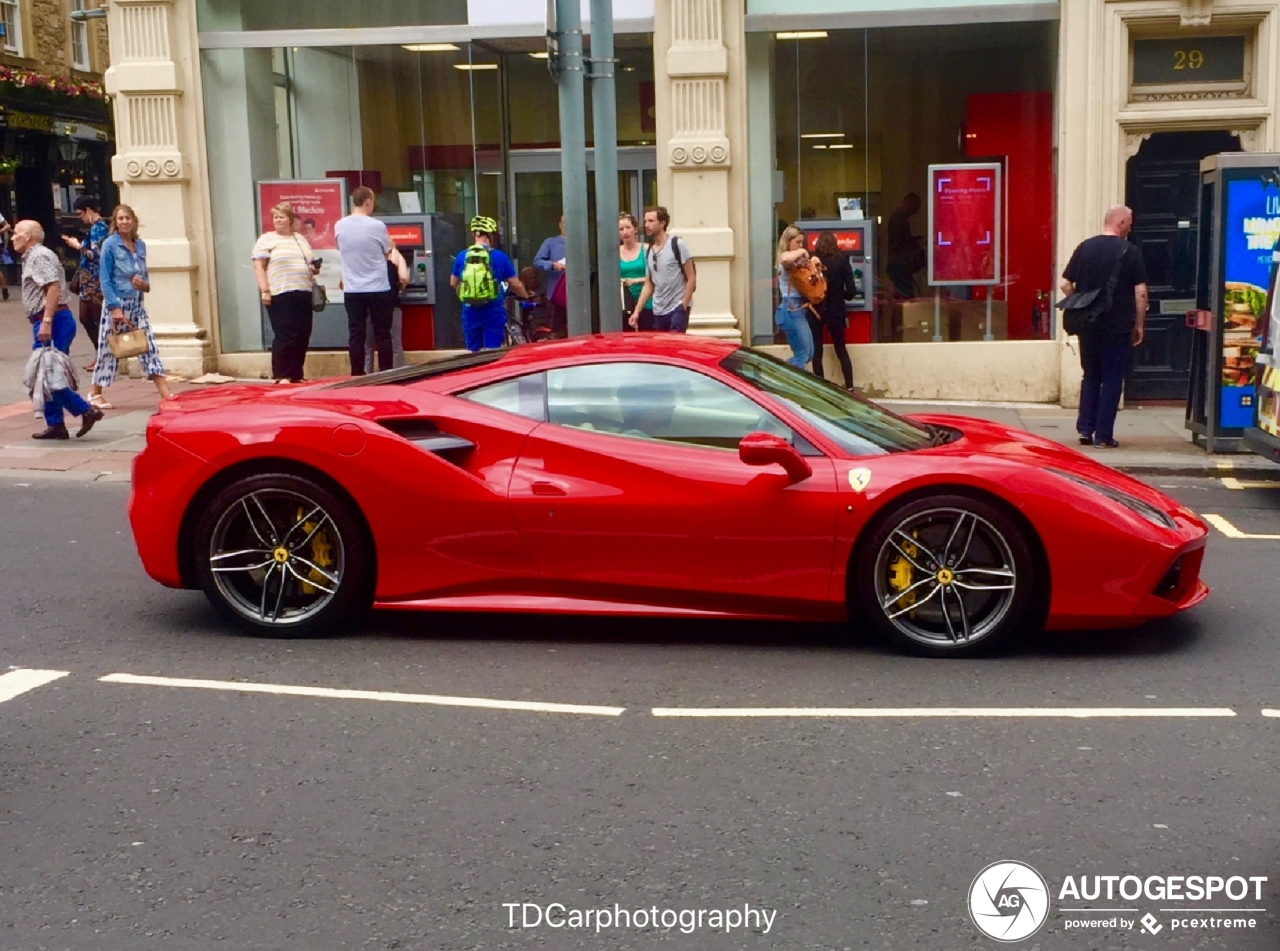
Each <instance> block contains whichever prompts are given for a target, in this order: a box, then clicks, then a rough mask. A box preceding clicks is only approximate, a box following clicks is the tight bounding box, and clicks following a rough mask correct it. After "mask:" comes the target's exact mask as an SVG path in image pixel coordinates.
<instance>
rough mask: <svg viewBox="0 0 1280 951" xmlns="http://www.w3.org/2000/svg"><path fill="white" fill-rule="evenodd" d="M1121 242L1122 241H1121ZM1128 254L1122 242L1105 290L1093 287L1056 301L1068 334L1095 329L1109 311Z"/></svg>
mask: <svg viewBox="0 0 1280 951" xmlns="http://www.w3.org/2000/svg"><path fill="white" fill-rule="evenodd" d="M1121 240H1123V239H1121ZM1128 253H1129V242H1128V241H1125V242H1124V247H1123V248H1121V249H1120V256H1119V257H1118V258H1116V266H1115V267H1113V268H1112V269H1111V277H1110V279H1109V280H1108V281H1107V286H1106V288H1105V291H1106V293H1105V295H1104V294H1103V291H1104V288H1101V287H1095V288H1094V289H1093V290H1091V291H1076V292H1075V293H1074V294H1068V295H1067V296H1066V297H1064V298H1063V299H1062V300H1060V301H1058V309H1059V310H1060V311H1062V326H1063V329H1065V330H1066V332H1067V333H1069V334H1074V335H1076V336H1079V335H1080V334H1082V333H1089V332H1090V331H1091V330H1094V329H1096V328H1097V326H1098V324H1099V323H1100V322H1101V321H1102V318H1103V317H1105V316H1106V315H1107V314H1108V313H1109V312H1110V310H1111V304H1112V302H1113V301H1114V299H1115V294H1116V283H1117V282H1118V281H1119V280H1120V268H1121V267H1122V266H1123V265H1124V258H1125V255H1126V254H1128Z"/></svg>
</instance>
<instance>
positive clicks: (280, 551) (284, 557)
mask: <svg viewBox="0 0 1280 951" xmlns="http://www.w3.org/2000/svg"><path fill="white" fill-rule="evenodd" d="M271 557H272V558H274V559H275V560H276V564H278V565H283V564H284V563H285V562H286V561H288V560H289V549H287V548H284V547H283V546H282V547H280V548H277V549H276V550H275V551H273V552H272V553H271Z"/></svg>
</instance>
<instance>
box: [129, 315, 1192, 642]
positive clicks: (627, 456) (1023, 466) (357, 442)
mask: <svg viewBox="0 0 1280 951" xmlns="http://www.w3.org/2000/svg"><path fill="white" fill-rule="evenodd" d="M734 349H735V347H734V346H733V345H730V344H723V343H719V342H713V341H705V340H699V339H698V338H693V337H684V336H675V335H671V336H650V335H644V334H627V335H616V336H603V337H600V336H596V337H582V338H574V339H572V340H568V341H563V342H557V343H548V344H538V345H530V346H524V347H518V348H516V349H514V350H512V351H509V352H507V353H505V354H504V355H502V356H501V357H500V358H499V359H497V360H496V361H494V362H490V363H486V364H483V365H480V366H474V367H467V368H463V369H458V370H455V371H453V372H450V373H447V374H441V375H438V376H432V377H427V378H425V379H419V380H415V381H412V382H406V383H396V384H390V383H388V384H381V385H379V384H373V385H368V386H358V387H347V388H338V389H330V388H327V387H323V386H314V385H302V386H291V387H254V386H244V387H227V388H223V389H218V390H212V391H206V392H202V393H197V394H189V395H184V396H182V397H180V398H179V399H178V400H175V401H172V402H169V403H166V404H164V405H163V406H162V408H161V412H159V413H158V414H157V415H156V416H154V417H153V418H152V421H151V423H150V425H149V427H148V441H147V447H146V449H145V450H144V451H143V452H142V453H141V454H140V455H139V456H138V457H137V459H136V461H135V463H134V485H133V493H132V495H131V497H130V518H131V523H132V526H133V530H134V536H135V539H136V540H137V544H138V550H139V553H140V555H141V557H142V561H143V564H144V566H145V567H146V570H147V572H148V573H149V574H150V575H151V576H152V577H153V578H155V579H156V580H158V581H160V582H161V583H163V584H166V585H170V586H174V587H180V586H185V585H190V584H191V583H192V579H191V578H189V577H184V573H183V571H182V567H181V559H180V557H179V551H180V545H181V544H182V538H181V537H180V526H182V524H183V520H184V518H186V517H188V516H190V517H191V518H195V517H196V515H197V514H198V512H197V510H198V509H199V506H200V505H201V504H202V503H207V502H208V501H209V498H208V494H207V493H208V489H207V488H206V487H207V486H210V485H214V484H216V483H215V480H218V479H219V478H226V476H225V475H224V474H225V473H227V472H228V471H229V470H230V471H231V472H233V473H234V472H238V471H246V470H242V468H241V467H254V466H257V467H260V468H261V467H266V468H270V467H272V466H280V465H284V466H295V467H296V466H301V467H307V468H310V469H313V470H316V471H317V472H320V473H323V474H324V475H325V476H327V477H328V478H329V479H330V480H331V481H332V482H333V483H335V484H336V485H337V486H339V487H340V488H341V489H342V490H343V491H344V492H345V493H346V494H347V495H349V496H350V498H351V499H352V501H353V502H354V504H355V506H356V507H357V508H358V509H359V511H360V513H361V514H362V515H363V518H364V520H365V522H366V523H367V525H368V527H369V531H370V534H371V536H372V539H373V543H374V550H375V552H376V557H377V582H376V593H375V600H376V603H377V604H378V605H380V606H383V607H398V608H405V609H435V610H514V611H548V612H590V613H614V614H635V615H684V616H733V617H757V618H818V619H838V618H842V617H845V616H846V605H847V591H848V581H849V579H848V570H849V567H850V565H851V563H852V562H851V556H852V554H853V552H854V547H855V545H856V543H857V540H858V538H859V537H860V535H861V534H862V533H863V531H864V530H865V529H866V528H867V527H868V525H869V524H870V523H871V522H872V521H873V520H874V519H875V518H876V517H877V515H878V514H880V513H882V512H884V511H885V510H886V507H888V506H893V505H895V504H896V503H897V502H898V501H899V500H903V499H905V498H906V497H908V496H912V497H914V496H915V495H916V494H918V493H935V494H937V493H945V492H953V491H956V490H957V489H958V490H961V491H971V492H980V493H983V494H985V495H987V496H989V497H992V498H994V499H996V500H998V501H999V502H1001V503H1003V504H1004V505H1005V507H1006V508H1007V509H1009V510H1011V511H1013V512H1016V513H1017V515H1018V516H1019V517H1020V518H1021V519H1022V520H1023V522H1024V523H1025V525H1026V526H1027V527H1028V529H1029V530H1030V532H1032V533H1034V541H1035V544H1037V545H1038V547H1039V548H1040V549H1041V550H1042V551H1043V555H1044V566H1045V567H1046V568H1047V571H1048V577H1047V578H1041V579H1039V581H1040V583H1041V584H1045V585H1048V587H1049V591H1048V595H1049V597H1048V619H1047V626H1048V627H1049V628H1050V629H1068V628H1089V627H1118V626H1126V625H1132V624H1137V623H1141V622H1142V621H1145V620H1148V619H1152V618H1158V617H1165V616H1168V615H1171V614H1173V613H1176V612H1177V611H1180V610H1184V609H1186V608H1188V607H1191V606H1193V605H1194V604H1197V603H1199V601H1201V600H1203V598H1204V597H1205V595H1206V594H1207V588H1205V586H1204V584H1203V583H1202V582H1201V581H1200V580H1199V567H1200V562H1201V558H1202V556H1203V548H1204V543H1205V537H1206V535H1207V528H1206V527H1205V526H1204V524H1203V523H1202V522H1200V520H1199V519H1197V518H1196V517H1195V516H1194V515H1193V514H1192V513H1191V512H1189V511H1187V510H1186V509H1184V508H1183V507H1182V506H1180V505H1179V504H1178V503H1176V502H1174V501H1173V500H1172V499H1169V498H1168V497H1166V496H1164V495H1163V494H1162V493H1160V492H1157V491H1156V490H1154V489H1152V488H1150V487H1148V486H1146V485H1144V484H1143V483H1140V482H1138V481H1136V480H1134V479H1131V478H1129V477H1127V476H1124V475H1122V474H1121V473H1118V472H1116V471H1114V470H1112V469H1109V468H1107V467H1105V466H1102V465H1100V464H1098V463H1096V462H1094V461H1093V460H1091V459H1089V458H1087V457H1085V456H1084V455H1082V454H1080V453H1077V452H1075V451H1074V450H1071V449H1069V448H1066V447H1064V446H1061V445H1058V444H1056V443H1053V442H1051V441H1048V440H1045V439H1043V438H1041V437H1038V436H1034V435H1032V434H1029V433H1026V432H1024V431H1021V430H1014V429H1009V428H1007V427H1004V426H1000V425H998V424H995V423H990V422H986V421H983V420H976V419H968V418H964V417H955V416H936V415H935V416H921V417H918V420H919V421H921V422H930V423H936V424H940V425H944V426H948V427H952V428H954V429H957V430H960V431H961V432H962V433H963V436H962V437H961V438H959V439H957V440H955V441H953V442H951V443H948V444H945V445H942V446H938V447H935V448H930V449H923V450H918V451H914V452H897V453H889V454H884V455H876V456H869V457H858V458H855V457H851V456H849V455H848V454H846V453H844V452H842V451H841V450H840V448H839V447H838V446H835V445H833V444H831V443H830V442H829V441H828V440H826V439H825V438H824V437H823V435H822V433H821V432H818V431H815V430H814V429H813V428H812V427H810V426H808V425H807V424H806V423H805V420H804V419H803V418H802V417H800V416H798V415H797V414H795V413H794V412H792V411H791V410H790V408H789V407H788V406H787V405H785V404H782V403H781V402H780V401H774V400H772V399H771V398H769V397H768V396H765V395H764V394H761V393H759V392H757V391H755V390H754V389H753V388H752V387H751V386H750V385H749V384H747V383H746V382H744V381H743V380H741V379H739V378H737V377H736V376H734V375H732V374H731V373H729V372H728V371H726V370H725V369H724V368H722V367H721V365H720V364H721V361H722V360H723V359H724V358H725V357H726V356H727V355H728V354H729V353H731V352H732V351H733V350H734ZM610 360H625V361H628V362H636V361H654V362H661V363H666V364H673V365H678V366H684V367H686V368H689V369H694V370H697V371H698V372H701V373H705V374H707V375H709V376H712V377H714V378H715V379H717V380H719V381H720V382H722V383H724V384H726V385H728V386H730V387H732V388H734V389H736V390H738V391H739V392H741V393H743V394H745V395H747V396H748V397H749V398H751V399H753V400H755V401H756V402H758V403H760V404H761V405H762V406H763V407H764V408H766V409H767V410H768V411H769V412H771V413H773V414H774V415H775V416H777V417H778V418H779V419H781V420H782V421H783V422H785V423H787V424H788V425H790V426H791V427H792V428H793V429H795V430H796V431H797V432H799V433H801V434H802V435H804V436H805V437H806V438H807V439H809V441H810V442H811V443H812V444H813V445H814V446H816V447H817V448H818V449H819V450H821V451H822V453H823V455H822V456H820V457H819V456H809V457H806V461H807V462H808V463H809V464H810V466H811V468H812V470H813V473H812V475H811V476H809V477H808V478H806V479H802V480H800V481H793V480H792V479H791V477H790V476H788V475H787V474H786V473H785V472H783V470H782V469H781V467H779V466H765V467H758V466H748V465H746V464H745V463H743V462H742V461H741V460H740V459H739V458H738V456H737V454H736V453H732V452H724V451H718V450H714V449H707V448H703V447H694V446H685V445H677V444H672V443H665V442H659V441H654V440H644V439H632V438H627V437H619V436H616V435H610V434H604V433H597V432H591V431H584V430H581V429H575V428H568V427H562V426H558V425H555V424H551V423H541V422H537V421H534V420H532V419H526V418H524V417H522V416H517V415H514V414H512V413H507V412H503V411H501V410H497V409H493V408H489V407H486V406H482V405H479V404H477V403H474V402H471V401H469V400H465V399H459V398H457V396H455V395H454V394H456V393H459V392H462V391H466V390H470V389H472V388H474V387H477V386H481V385H484V384H486V383H490V382H497V381H500V380H502V379H504V378H508V377H515V376H520V375H523V374H526V373H532V372H535V371H539V370H546V369H551V368H555V367H561V366H568V365H573V364H581V363H598V362H607V361H610ZM404 421H430V422H431V423H433V424H434V425H436V426H437V427H438V428H439V429H440V430H443V431H446V432H447V433H449V434H451V435H454V436H458V437H461V438H462V439H466V440H468V441H470V442H471V443H473V444H474V446H475V449H474V450H472V451H470V452H468V453H466V455H465V456H464V457H461V458H460V459H457V458H456V459H455V460H454V461H449V460H448V459H446V458H442V457H441V456H440V455H436V454H433V453H431V452H428V451H425V450H424V449H422V448H420V447H419V446H417V445H415V444H414V443H413V442H412V441H411V440H410V439H408V438H406V437H405V436H402V435H400V434H398V433H397V432H395V431H393V428H388V427H389V426H392V427H394V426H395V425H396V424H397V423H399V422H404ZM1054 469H1056V470H1059V471H1060V472H1065V473H1069V474H1071V475H1074V476H1076V477H1078V478H1083V479H1087V480H1090V481H1091V482H1093V483H1096V484H1099V485H1102V486H1107V487H1110V488H1112V489H1114V490H1118V491H1120V492H1123V493H1125V494H1126V495H1128V496H1130V497H1133V498H1136V499H1138V500H1140V501H1142V502H1145V503H1147V504H1148V505H1151V506H1153V507H1155V508H1156V509H1158V510H1160V511H1161V512H1164V513H1166V514H1167V515H1168V516H1169V517H1170V518H1171V519H1172V520H1173V522H1174V527H1173V528H1167V527H1164V526H1160V525H1155V524H1153V523H1151V522H1149V521H1147V520H1146V519H1145V518H1143V517H1142V516H1140V515H1138V514H1136V513H1134V512H1132V511H1130V510H1129V509H1127V508H1125V507H1124V506H1122V505H1120V504H1118V503H1116V502H1113V501H1111V500H1109V499H1107V498H1106V497H1105V496H1103V495H1102V494H1100V493H1098V492H1096V491H1094V490H1092V489H1090V488H1087V487H1084V486H1081V485H1079V484H1077V483H1075V482H1072V481H1069V480H1068V479H1066V478H1063V477H1062V476H1060V475H1058V474H1056V473H1055V472H1053V471H1051V470H1054ZM855 470H858V471H857V472H855ZM851 473H855V474H854V477H853V478H852V479H851ZM1178 558H1182V562H1181V564H1182V571H1181V573H1180V576H1179V578H1180V580H1179V582H1178V584H1177V586H1176V588H1174V589H1173V590H1166V591H1162V592H1161V593H1159V594H1156V593H1155V592H1156V589H1157V587H1158V586H1159V585H1160V583H1161V580H1162V579H1163V578H1165V576H1166V573H1168V572H1169V570H1170V567H1171V566H1172V565H1173V564H1174V562H1175V559H1178Z"/></svg>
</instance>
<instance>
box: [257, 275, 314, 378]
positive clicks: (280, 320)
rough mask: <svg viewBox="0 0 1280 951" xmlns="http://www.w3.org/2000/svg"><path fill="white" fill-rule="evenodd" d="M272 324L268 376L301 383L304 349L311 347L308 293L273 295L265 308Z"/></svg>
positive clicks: (290, 292) (288, 292)
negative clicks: (269, 374) (269, 372)
mask: <svg viewBox="0 0 1280 951" xmlns="http://www.w3.org/2000/svg"><path fill="white" fill-rule="evenodd" d="M267 317H269V318H270V320H271V333H272V334H273V338H272V340H271V376H272V377H273V378H275V379H277V380H293V381H294V382H297V381H298V380H301V379H302V376H303V371H302V367H303V364H304V363H305V362H306V359H307V348H308V347H309V346H311V322H312V320H313V319H314V316H313V314H312V312H311V292H310V291H285V293H283V294H274V295H272V297H271V303H270V304H268V305H267Z"/></svg>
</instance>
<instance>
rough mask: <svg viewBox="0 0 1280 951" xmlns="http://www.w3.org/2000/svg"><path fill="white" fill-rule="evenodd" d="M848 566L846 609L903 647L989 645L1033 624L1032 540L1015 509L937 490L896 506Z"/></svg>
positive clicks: (966, 650)
mask: <svg viewBox="0 0 1280 951" xmlns="http://www.w3.org/2000/svg"><path fill="white" fill-rule="evenodd" d="M854 571H855V574H854V579H853V584H852V586H851V588H852V593H853V604H852V605H851V608H853V610H852V611H851V612H850V613H851V615H853V616H855V617H856V616H858V615H861V616H862V617H864V618H866V619H867V620H868V621H869V622H870V623H871V624H872V626H873V627H875V629H876V630H877V631H878V632H879V633H881V634H882V635H883V636H884V637H886V638H887V639H888V640H889V641H890V642H891V643H892V644H893V645H894V646H895V647H897V648H899V649H900V650H904V651H907V652H909V653H913V654H919V655H921V656H925V657H976V656H980V655H985V654H990V653H992V652H994V651H997V650H999V649H1000V648H1002V647H1005V646H1007V645H1008V643H1009V642H1010V640H1011V639H1012V638H1013V637H1014V636H1015V635H1017V634H1019V633H1022V632H1024V631H1027V630H1028V629H1029V627H1030V626H1032V622H1031V613H1032V609H1033V608H1034V606H1035V597H1034V594H1035V585H1036V578H1035V559H1034V558H1032V555H1031V548H1030V546H1029V544H1028V542H1027V539H1026V537H1025V536H1024V532H1023V529H1022V528H1021V526H1019V525H1018V523H1017V522H1015V521H1014V519H1013V518H1011V517H1010V516H1009V515H1007V514H1005V512H1003V511H1002V510H1001V509H1000V508H998V507H997V506H995V505H992V504H991V503H989V502H984V501H982V500H980V499H976V498H970V497H968V496H963V495H942V496H935V497H933V498H924V499H917V500H915V501H913V502H908V503H907V504H905V505H903V506H901V507H900V508H897V509H894V510H893V511H891V512H889V513H888V515H887V516H886V517H885V518H883V519H881V520H880V521H879V522H878V523H877V525H876V527H875V528H874V529H873V530H872V533H871V535H870V537H869V538H868V539H867V542H866V544H865V545H863V546H861V548H860V551H859V556H858V560H857V564H856V565H854Z"/></svg>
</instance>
